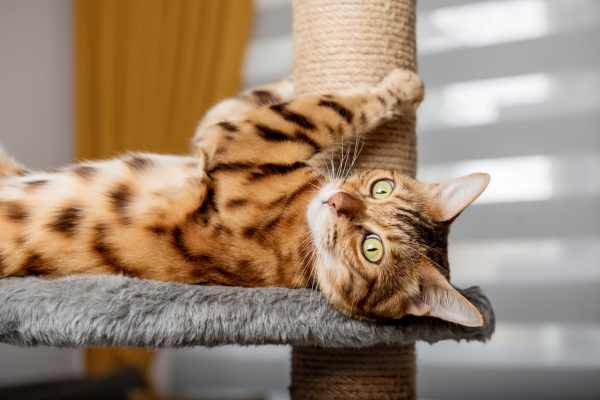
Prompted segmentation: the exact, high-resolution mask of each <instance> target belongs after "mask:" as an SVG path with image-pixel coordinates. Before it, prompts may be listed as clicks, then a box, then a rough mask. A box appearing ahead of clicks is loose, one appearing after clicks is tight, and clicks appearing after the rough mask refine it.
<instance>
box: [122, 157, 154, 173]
mask: <svg viewBox="0 0 600 400" xmlns="http://www.w3.org/2000/svg"><path fill="white" fill-rule="evenodd" d="M124 162H125V164H126V165H127V166H128V167H129V168H131V169H132V170H133V171H142V170H145V169H147V168H149V167H151V166H152V165H154V161H153V160H152V159H150V158H148V157H144V156H142V155H139V154H132V155H130V156H128V157H127V158H125V160H124Z"/></svg>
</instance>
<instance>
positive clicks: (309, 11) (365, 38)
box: [290, 0, 416, 400]
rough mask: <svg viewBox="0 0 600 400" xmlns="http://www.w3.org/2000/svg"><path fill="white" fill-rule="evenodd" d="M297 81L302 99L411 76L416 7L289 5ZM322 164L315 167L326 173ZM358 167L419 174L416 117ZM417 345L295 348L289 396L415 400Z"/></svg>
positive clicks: (379, 142)
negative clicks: (406, 72) (392, 75)
mask: <svg viewBox="0 0 600 400" xmlns="http://www.w3.org/2000/svg"><path fill="white" fill-rule="evenodd" d="M293 9H294V56H295V61H294V81H295V85H296V88H297V90H298V92H299V93H323V92H332V91H337V90H343V89H346V88H350V87H352V86H355V85H357V84H358V85H360V84H369V85H372V84H376V83H377V82H379V81H380V80H381V79H382V78H383V77H384V76H385V75H386V74H387V73H388V72H390V71H391V70H392V69H393V68H396V67H404V68H409V69H412V70H416V43H415V14H416V10H415V9H416V1H415V0H369V1H364V0H336V1H330V0H294V2H293ZM323 162H324V161H319V160H317V165H319V164H320V165H321V166H323ZM357 166H358V168H362V169H367V168H388V169H397V170H400V171H402V172H404V173H405V174H408V175H410V176H413V177H414V176H415V174H416V135H415V116H414V115H411V116H408V117H402V118H399V119H397V120H395V121H392V122H390V123H388V124H386V125H385V126H382V127H380V128H379V129H378V130H377V131H376V132H374V133H373V134H372V135H370V137H368V138H366V140H365V145H364V148H363V151H362V154H361V157H360V158H359V162H358V165H357ZM415 376H416V360H415V346H414V343H413V344H409V345H405V346H388V347H385V346H380V347H372V348H366V349H352V348H347V349H322V348H314V347H298V346H296V347H294V348H293V350H292V384H291V387H290V392H291V396H292V398H293V399H295V400H300V399H414V398H415V397H416V389H415V386H416V385H415Z"/></svg>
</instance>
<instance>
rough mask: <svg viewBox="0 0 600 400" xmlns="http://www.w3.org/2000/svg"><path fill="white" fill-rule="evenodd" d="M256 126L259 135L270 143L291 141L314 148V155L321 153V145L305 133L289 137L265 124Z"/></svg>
mask: <svg viewBox="0 0 600 400" xmlns="http://www.w3.org/2000/svg"><path fill="white" fill-rule="evenodd" d="M254 126H256V129H257V134H258V135H259V136H260V137H261V138H262V139H264V140H266V141H268V142H286V141H290V142H298V143H304V144H307V145H309V146H310V147H312V151H313V153H318V152H320V151H321V145H319V144H318V143H317V142H316V141H315V140H314V139H312V138H311V137H310V136H308V135H307V134H306V133H304V132H303V131H296V132H294V134H293V135H289V134H288V133H286V132H284V131H281V130H278V129H273V128H270V127H268V126H266V125H264V124H260V123H256V124H254Z"/></svg>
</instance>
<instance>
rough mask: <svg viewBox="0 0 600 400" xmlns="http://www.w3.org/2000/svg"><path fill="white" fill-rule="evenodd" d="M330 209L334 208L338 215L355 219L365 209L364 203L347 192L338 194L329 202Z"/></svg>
mask: <svg viewBox="0 0 600 400" xmlns="http://www.w3.org/2000/svg"><path fill="white" fill-rule="evenodd" d="M327 204H328V205H329V207H331V208H333V209H334V210H335V212H336V213H337V214H338V215H346V216H348V217H354V216H356V214H358V213H359V212H360V211H361V210H362V207H363V204H362V201H360V200H359V199H357V198H356V197H354V196H352V195H351V194H348V193H346V192H337V193H336V194H334V195H333V196H331V197H330V198H329V200H327Z"/></svg>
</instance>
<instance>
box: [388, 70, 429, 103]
mask: <svg viewBox="0 0 600 400" xmlns="http://www.w3.org/2000/svg"><path fill="white" fill-rule="evenodd" d="M378 89H379V91H380V92H381V93H382V94H384V95H385V96H386V97H388V96H389V97H391V98H392V100H395V102H397V103H398V105H399V106H400V107H402V108H405V107H408V108H409V109H412V110H413V111H414V110H416V109H417V107H418V106H419V104H421V101H423V97H424V96H425V85H424V84H423V81H422V80H421V78H419V75H417V74H416V73H415V72H413V71H410V70H408V69H402V68H398V69H395V70H393V71H392V72H390V73H389V74H388V75H387V76H386V77H385V78H384V79H383V80H382V81H381V83H380V84H379V87H378Z"/></svg>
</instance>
